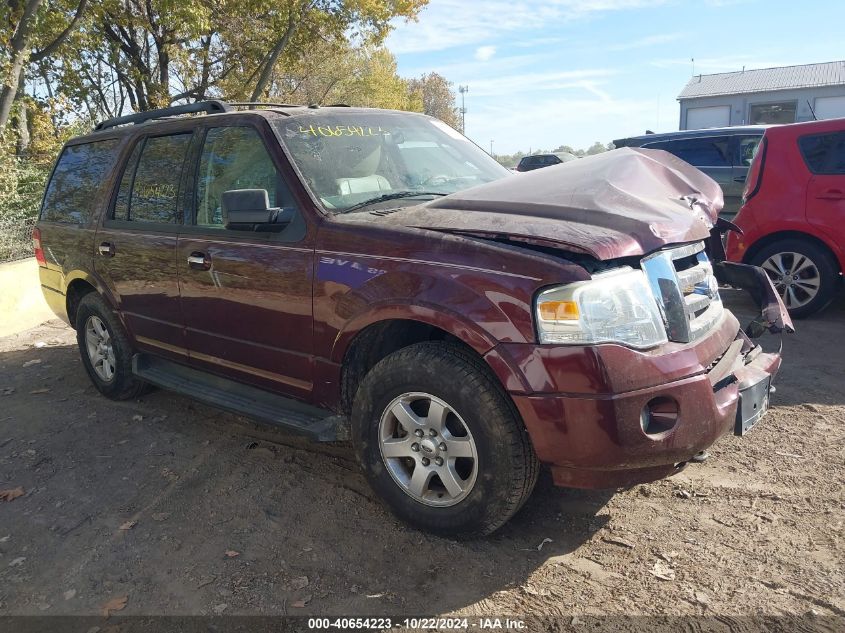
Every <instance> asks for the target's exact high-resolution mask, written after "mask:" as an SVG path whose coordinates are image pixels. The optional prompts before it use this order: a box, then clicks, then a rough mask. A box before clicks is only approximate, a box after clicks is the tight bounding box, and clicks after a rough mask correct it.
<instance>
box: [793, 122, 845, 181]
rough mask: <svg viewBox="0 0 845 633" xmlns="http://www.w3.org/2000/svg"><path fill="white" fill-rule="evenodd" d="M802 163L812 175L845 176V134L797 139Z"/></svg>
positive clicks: (815, 135) (814, 135) (817, 135)
mask: <svg viewBox="0 0 845 633" xmlns="http://www.w3.org/2000/svg"><path fill="white" fill-rule="evenodd" d="M798 147H799V148H800V149H801V156H802V158H803V159H804V163H805V164H806V165H807V169H809V170H810V171H811V172H812V173H814V174H819V175H838V174H845V133H842V132H837V133H834V134H813V135H810V136H802V137H801V138H799V139H798Z"/></svg>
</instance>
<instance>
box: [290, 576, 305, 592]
mask: <svg viewBox="0 0 845 633" xmlns="http://www.w3.org/2000/svg"><path fill="white" fill-rule="evenodd" d="M307 586H308V576H297V577H296V578H292V579H291V580H289V581H288V582H287V583H285V589H287V590H288V591H299V590H300V589H304V588H305V587H307Z"/></svg>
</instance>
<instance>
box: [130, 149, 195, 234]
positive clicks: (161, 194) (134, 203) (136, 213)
mask: <svg viewBox="0 0 845 633" xmlns="http://www.w3.org/2000/svg"><path fill="white" fill-rule="evenodd" d="M190 140H191V135H190V133H185V134H172V135H170V136H154V137H151V138H148V139H146V140H145V141H144V142H143V148H140V150H138V151H140V156H139V157H138V158H137V163H136V167H135V170H134V178H133V177H132V176H130V175H129V174H131V171H132V160H131V158H130V161H129V163H127V168H126V171H125V172H124V174H123V178H122V179H121V183H120V190H119V191H118V196H117V200H116V201H115V217H117V214H118V212H121V213H123V210H124V208H125V210H126V214H125V217H124V218H122V219H128V220H130V221H132V222H151V223H155V224H178V223H179V218H178V216H177V213H176V207H177V203H176V201H177V200H178V197H179V181H180V179H181V177H182V165H183V163H184V162H185V154H186V153H187V151H188V145H189V143H190ZM133 154H134V152H133ZM124 187H125V188H124ZM130 187H131V190H130ZM127 191H128V192H129V193H128V200H127V196H126V192H127Z"/></svg>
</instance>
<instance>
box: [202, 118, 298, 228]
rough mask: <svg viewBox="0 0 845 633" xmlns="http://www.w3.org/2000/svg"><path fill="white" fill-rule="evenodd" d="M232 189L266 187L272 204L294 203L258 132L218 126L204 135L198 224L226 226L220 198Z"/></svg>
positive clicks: (279, 205) (245, 128)
mask: <svg viewBox="0 0 845 633" xmlns="http://www.w3.org/2000/svg"><path fill="white" fill-rule="evenodd" d="M233 189H264V190H266V191H267V195H268V197H269V199H270V206H271V207H283V206H292V198H291V196H290V194H289V193H288V191H287V188H286V187H285V185H284V183H283V181H282V179H281V176H280V175H279V173H278V171H277V170H276V166H275V165H274V164H273V161H272V159H271V158H270V155H269V154H268V153H267V149H266V148H265V147H264V143H263V142H262V141H261V137H260V136H259V134H258V132H256V131H255V130H254V129H253V128H248V127H219V128H214V129H212V130H209V132H208V134H207V135H206V137H205V142H204V144H203V149H202V157H201V158H200V165H199V174H198V178H197V216H196V217H197V224H198V225H200V226H220V227H222V226H223V213H222V209H221V205H220V201H221V199H222V196H223V192H225V191H230V190H233Z"/></svg>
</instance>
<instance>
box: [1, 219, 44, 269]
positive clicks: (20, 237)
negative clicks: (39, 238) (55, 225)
mask: <svg viewBox="0 0 845 633" xmlns="http://www.w3.org/2000/svg"><path fill="white" fill-rule="evenodd" d="M36 220H37V218H15V217H11V218H0V263H2V262H12V261H15V260H17V259H24V258H26V257H32V255H33V250H32V229H34V228H35V222H36Z"/></svg>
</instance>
